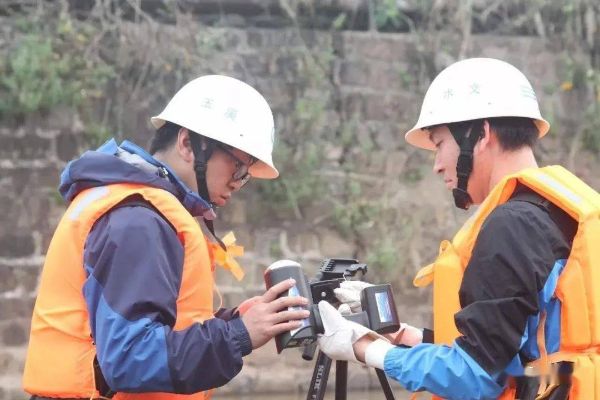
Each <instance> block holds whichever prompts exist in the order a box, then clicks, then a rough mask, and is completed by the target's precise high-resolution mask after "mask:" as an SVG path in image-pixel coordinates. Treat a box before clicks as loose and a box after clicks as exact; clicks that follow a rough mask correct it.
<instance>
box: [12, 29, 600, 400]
mask: <svg viewBox="0 0 600 400" xmlns="http://www.w3.org/2000/svg"><path fill="white" fill-rule="evenodd" d="M153 29H154V30H153V31H152V32H150V33H149V32H148V31H146V30H145V28H144V27H136V26H135V25H132V26H131V27H129V28H128V29H127V30H126V32H127V35H128V36H127V37H126V38H125V40H131V41H136V40H139V41H140V42H139V43H140V51H154V50H153V49H156V48H158V49H160V48H161V46H186V45H187V44H188V42H187V40H189V37H188V36H186V33H185V32H183V33H182V32H175V31H174V28H173V27H172V26H163V27H158V28H156V27H154V28H153ZM178 29H179V28H178ZM187 29H189V30H190V31H193V30H194V29H195V25H194V24H193V23H190V25H189V26H188V28H187ZM210 32H212V34H214V35H216V37H218V38H219V41H220V43H221V45H220V48H219V49H218V50H217V51H216V52H215V53H212V54H211V59H210V60H209V61H210V65H211V66H212V67H211V72H221V73H228V74H231V75H234V76H236V77H239V78H241V79H243V80H246V81H248V82H249V83H250V84H253V85H255V86H256V87H257V88H258V89H259V90H260V91H261V92H262V93H264V94H265V96H266V97H267V98H268V100H269V102H270V103H271V104H272V106H273V108H274V111H275V113H276V121H277V125H278V129H279V130H280V131H286V130H287V131H289V130H293V128H294V127H293V126H290V125H289V124H290V118H289V114H290V112H291V110H293V108H294V104H295V101H296V100H297V93H298V92H299V91H300V90H301V89H302V88H299V87H297V85H298V83H297V82H299V80H300V77H301V74H302V71H303V70H302V68H301V65H302V61H301V60H302V58H301V55H302V51H303V49H306V48H309V49H312V50H315V49H317V50H318V49H323V50H324V51H325V50H326V51H327V52H328V54H330V55H331V56H332V59H331V60H330V61H329V62H327V63H326V64H325V65H326V68H327V71H326V75H327V76H328V77H329V79H328V82H327V83H326V85H325V86H324V87H322V88H321V89H320V91H317V93H316V97H319V96H325V97H326V98H331V101H330V102H329V103H328V105H327V110H326V118H324V119H323V120H322V121H321V123H320V129H324V130H327V129H338V128H339V124H340V123H341V122H342V121H344V120H347V119H349V118H354V119H355V120H356V123H357V125H358V128H357V129H358V131H359V132H361V134H362V135H363V136H364V137H368V138H370V139H372V140H373V141H374V142H375V143H376V144H377V146H376V147H375V149H374V150H373V151H379V152H380V153H381V157H380V160H379V162H378V163H372V164H370V165H368V166H367V167H366V171H361V172H364V173H365V174H366V175H367V176H370V177H373V176H377V177H379V179H381V180H382V181H383V182H390V184H392V182H396V181H397V180H398V179H397V176H398V174H399V173H403V171H404V169H402V168H405V167H406V168H408V167H413V168H419V169H420V170H421V171H423V172H422V174H423V177H422V179H420V180H419V181H418V182H416V183H412V184H411V185H409V186H407V187H404V186H402V185H399V186H398V188H397V190H395V194H396V195H395V197H394V198H393V201H394V204H396V205H397V207H398V209H399V210H402V212H403V213H404V215H406V216H409V217H410V218H409V222H410V221H412V222H413V226H412V227H411V229H412V230H411V231H410V232H411V234H410V237H407V238H406V241H407V242H410V243H409V244H410V245H408V244H406V243H398V248H399V249H402V251H403V254H402V256H401V259H402V260H403V261H404V262H403V263H402V265H398V267H397V275H398V278H397V280H396V281H395V282H394V286H395V287H396V291H397V302H398V307H399V311H400V315H401V316H402V318H403V319H404V320H406V321H408V322H411V323H413V324H416V325H429V319H430V314H429V311H428V307H429V293H428V292H427V291H423V292H420V291H417V290H416V289H412V288H411V285H410V276H412V274H413V273H414V272H415V271H416V269H417V267H418V265H421V264H424V263H426V262H427V261H429V260H431V258H432V257H433V256H434V254H435V252H436V249H437V243H438V241H439V240H440V239H442V238H444V237H448V236H449V235H450V234H451V233H452V231H453V230H454V229H455V228H456V227H457V226H458V225H459V224H460V223H461V222H462V221H464V219H465V218H466V216H467V215H466V214H464V213H461V212H459V211H456V210H455V209H453V207H452V203H451V198H450V196H449V195H448V194H446V193H445V192H444V189H443V188H442V187H441V185H440V183H439V182H437V180H436V178H435V177H434V176H433V175H432V173H431V172H429V171H430V165H429V164H430V162H431V160H430V159H429V158H427V157H426V156H421V155H416V153H415V152H414V151H413V150H412V149H409V148H407V147H405V146H404V144H403V143H402V140H401V137H400V134H401V133H402V132H404V131H405V130H406V129H407V128H408V127H410V125H411V124H412V123H414V121H415V120H416V116H417V114H416V113H417V110H418V107H419V105H420V98H421V95H422V89H423V87H426V84H427V79H425V80H424V81H423V82H414V81H410V82H408V83H407V77H409V78H410V77H411V76H416V74H421V75H422V72H419V71H417V70H416V67H415V54H417V53H418V52H419V51H420V49H419V46H420V42H419V41H418V40H417V39H416V38H415V37H414V36H412V35H408V34H380V33H373V32H353V31H345V32H333V33H332V32H327V31H317V30H314V31H310V30H308V31H307V30H302V31H300V30H297V29H294V28H286V29H280V30H272V29H259V28H253V27H250V28H244V29H238V28H213V29H211V30H210ZM149 34H151V35H155V36H154V37H155V39H156V42H155V41H151V40H147V41H145V40H142V38H144V37H147V36H148V35H149ZM471 40H472V41H471V43H470V45H469V52H468V54H469V55H478V56H490V57H497V58H501V59H504V60H507V61H509V62H512V63H514V64H515V65H516V66H518V67H520V68H521V69H522V70H523V72H524V73H525V74H526V75H528V76H529V77H530V78H531V79H532V81H533V84H534V86H535V88H536V91H537V93H538V94H539V97H540V98H541V100H542V104H543V106H544V109H545V111H546V112H547V113H550V114H551V115H552V117H553V118H554V122H558V121H560V127H561V129H563V130H564V131H562V132H554V133H553V135H554V136H555V137H554V138H553V139H549V140H548V142H546V143H547V144H543V145H542V147H541V148H540V151H539V156H540V158H541V160H542V163H544V164H546V163H554V162H567V161H568V160H569V159H568V155H569V151H568V146H567V145H568V144H569V132H568V129H569V127H570V126H571V125H570V124H572V123H573V121H574V120H575V119H577V117H576V114H577V113H578V111H579V110H580V108H579V106H580V103H579V100H578V99H577V98H576V95H575V94H573V93H569V92H561V91H560V90H552V91H551V93H550V92H549V90H548V88H549V87H550V88H558V87H559V86H560V84H561V75H560V68H561V65H562V60H563V58H562V57H563V53H561V52H560V51H557V49H555V48H553V47H551V46H550V45H549V44H548V43H545V42H543V41H542V40H541V39H536V38H523V37H494V36H485V35H482V36H474V37H472V39H471ZM458 46H459V44H458V43H455V45H454V47H453V48H450V49H445V50H444V51H440V52H439V53H438V54H437V55H436V57H437V59H436V62H437V63H438V64H441V65H444V64H447V63H449V62H451V61H452V60H453V57H452V56H451V55H450V54H457V52H455V51H454V49H455V48H458ZM294 49H296V50H298V51H297V52H296V53H295V52H294V51H293V50H294ZM533 54H535V57H534V56H533ZM157 58H160V53H159V55H158V57H157ZM197 72H202V71H197ZM159 108H160V106H159V105H158V104H150V105H148V104H146V105H144V106H140V105H139V104H125V105H124V109H123V115H125V116H127V118H125V122H124V125H123V129H122V131H121V132H119V133H117V136H119V137H121V138H124V137H127V138H130V139H133V140H135V141H137V142H139V143H140V144H145V143H146V142H147V137H148V136H147V135H148V133H147V132H149V126H148V124H147V117H148V116H149V115H152V114H153V113H156V112H157V111H158V109H159ZM3 125H4V124H3ZM360 137H361V136H360V135H359V140H360ZM84 138H85V132H84V128H83V125H82V123H81V121H80V117H79V116H78V115H77V113H74V112H73V110H71V109H58V110H52V111H51V112H50V113H49V114H48V115H44V116H40V115H36V116H30V117H27V118H25V120H24V121H22V122H21V123H18V124H14V123H13V124H10V125H4V126H2V127H1V128H0V143H1V144H0V170H1V171H2V172H1V173H0V198H1V202H0V204H1V205H2V206H1V213H0V388H1V389H0V399H17V398H19V396H20V390H19V384H20V374H21V371H22V367H23V362H24V354H25V349H26V345H27V338H28V331H29V321H30V316H31V310H32V307H33V304H34V298H35V294H36V286H37V280H38V274H39V272H40V269H41V266H42V263H43V259H44V254H45V251H46V249H47V247H48V244H49V241H50V238H51V235H52V232H53V229H54V227H55V226H56V224H57V222H58V220H59V218H60V216H61V213H62V212H63V210H64V204H63V203H62V202H61V199H60V198H59V196H58V195H57V191H56V187H57V184H58V179H59V174H60V171H61V169H62V167H63V166H64V164H65V162H66V161H68V160H70V159H72V158H73V157H75V156H76V155H77V154H78V153H79V152H80V151H81V150H83V147H84V145H83V144H84V143H85V140H84ZM334 150H335V149H334ZM570 163H571V165H570V166H571V167H572V168H573V169H574V170H575V172H577V173H579V174H580V175H581V176H582V177H583V178H586V179H587V180H588V181H589V182H591V183H592V185H593V186H594V187H595V188H600V179H599V178H598V177H597V176H596V174H595V172H594V169H595V167H596V165H597V161H596V159H595V158H594V157H593V156H592V155H589V154H586V153H581V154H580V155H579V156H578V157H576V158H574V159H571V161H570ZM415 164H418V165H415ZM325 172H326V171H325ZM325 172H323V173H325ZM306 173H311V171H307V172H306ZM331 179H336V178H335V176H334V175H333V176H331ZM356 179H361V176H359V174H357V177H356ZM257 201H258V200H257V197H256V196H255V194H254V193H253V192H252V191H251V190H250V192H248V193H244V194H241V196H240V198H239V199H236V200H235V201H233V202H232V204H231V205H230V207H229V208H228V209H226V210H224V211H223V212H222V218H221V220H220V222H218V228H219V231H221V232H225V231H226V230H227V229H230V228H231V229H233V230H234V231H235V232H236V233H237V236H238V239H239V242H241V243H242V244H244V245H245V246H246V249H247V250H246V255H245V256H244V257H243V258H242V264H243V265H244V266H245V269H246V271H247V277H246V278H245V280H244V282H242V284H241V285H238V284H237V283H236V282H234V281H233V279H231V278H230V277H229V276H227V274H226V272H225V271H218V280H219V282H220V287H221V294H222V297H223V303H224V305H225V306H234V305H236V304H238V303H239V302H240V301H241V300H243V299H244V298H247V297H249V296H252V295H255V294H258V293H260V292H261V290H262V288H263V282H262V271H263V269H264V267H265V266H267V265H268V264H270V263H271V262H272V261H274V260H275V259H276V258H292V259H297V260H299V261H301V262H302V263H303V264H304V265H305V268H306V269H307V273H308V274H311V273H312V272H310V271H316V268H317V266H318V265H319V263H320V260H321V259H322V258H324V257H334V256H338V257H350V256H354V255H355V254H356V249H355V248H354V246H353V243H352V242H350V241H348V239H347V238H346V237H344V236H343V235H342V234H340V233H338V232H337V231H336V230H334V229H332V228H331V227H327V226H319V225H313V224H312V223H310V220H304V221H299V220H288V221H280V220H275V221H273V220H270V221H269V220H262V221H258V222H257V221H255V220H256V218H254V216H253V215H252V213H253V212H254V211H253V210H256V209H259V208H261V207H262V208H266V209H269V204H257V203H256V202H257ZM398 229H401V227H399V228H398ZM274 248H276V249H277V251H276V252H275V251H274V250H273V249H274ZM372 268H374V269H376V266H372ZM376 276H377V275H376ZM311 369H312V364H309V363H306V362H303V361H301V359H300V354H299V353H296V352H294V351H290V350H288V351H286V352H285V353H284V354H282V355H281V356H277V355H276V354H275V349H274V345H272V344H269V345H267V346H265V347H264V348H263V349H261V350H259V351H256V352H255V353H253V354H252V355H250V356H249V357H248V358H247V359H246V367H245V368H244V370H243V372H242V373H241V374H240V375H239V376H238V377H236V378H235V379H234V381H233V382H232V383H231V384H230V385H228V386H227V387H225V388H224V389H223V390H222V393H224V394H227V393H230V394H246V395H248V396H250V398H252V394H253V393H258V392H277V391H279V390H281V388H286V390H287V389H288V388H290V389H291V390H293V391H297V392H302V391H303V390H304V389H305V388H306V387H307V385H308V382H309V379H310V371H311ZM350 382H351V385H352V386H353V387H354V388H357V389H361V388H365V387H376V386H377V381H376V378H375V377H374V375H373V374H370V375H369V374H367V373H366V372H365V371H364V370H362V369H360V368H358V367H357V368H355V367H353V368H352V369H351V379H350ZM255 398H258V397H255Z"/></svg>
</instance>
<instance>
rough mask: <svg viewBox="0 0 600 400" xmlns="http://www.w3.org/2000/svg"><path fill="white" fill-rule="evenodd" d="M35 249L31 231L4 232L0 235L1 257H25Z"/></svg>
mask: <svg viewBox="0 0 600 400" xmlns="http://www.w3.org/2000/svg"><path fill="white" fill-rule="evenodd" d="M34 251H35V240H34V237H33V235H32V234H31V233H25V232H23V233H21V232H14V233H4V234H3V235H2V236H0V254H1V255H2V256H3V257H27V256H30V255H32V254H33V253H34Z"/></svg>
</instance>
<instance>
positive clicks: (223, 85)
mask: <svg viewBox="0 0 600 400" xmlns="http://www.w3.org/2000/svg"><path fill="white" fill-rule="evenodd" d="M166 121H169V122H172V123H174V124H177V125H179V126H182V127H184V128H187V129H189V130H191V131H194V132H196V133H199V134H200V135H202V136H206V137H208V138H211V139H214V140H216V141H219V142H222V143H225V144H227V145H230V146H232V147H235V148H236V149H239V150H241V151H243V152H245V153H247V154H249V155H251V156H253V157H255V158H256V159H257V160H258V161H257V162H256V163H255V164H253V165H252V166H251V167H250V174H251V175H252V177H254V178H263V179H273V178H277V176H279V172H278V171H277V169H276V168H275V166H274V165H273V158H272V153H273V142H274V140H275V127H274V122H273V114H272V112H271V108H270V107H269V105H268V104H267V101H266V100H265V98H264V97H263V96H262V95H261V94H260V93H258V92H257V91H256V90H255V89H254V88H253V87H251V86H250V85H248V84H246V83H244V82H242V81H240V80H237V79H235V78H231V77H228V76H223V75H206V76H202V77H199V78H196V79H194V80H193V81H191V82H188V83H187V84H186V85H185V86H183V87H182V88H181V89H179V91H178V92H177V93H175V95H174V96H173V98H172V99H171V101H170V102H169V104H167V106H166V107H165V109H164V110H163V111H162V112H161V113H160V114H159V115H157V116H155V117H152V118H151V122H152V125H154V127H155V128H156V129H158V128H160V127H161V126H163V125H164V124H165V122H166Z"/></svg>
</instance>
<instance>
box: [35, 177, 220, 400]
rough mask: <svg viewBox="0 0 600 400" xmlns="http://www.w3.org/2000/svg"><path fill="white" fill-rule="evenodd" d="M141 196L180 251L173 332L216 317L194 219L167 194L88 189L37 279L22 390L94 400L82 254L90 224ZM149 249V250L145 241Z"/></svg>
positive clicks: (157, 397)
mask: <svg viewBox="0 0 600 400" xmlns="http://www.w3.org/2000/svg"><path fill="white" fill-rule="evenodd" d="M134 194H138V195H141V196H143V198H144V199H145V200H147V201H148V202H150V203H151V204H152V205H153V206H154V207H155V208H156V209H157V210H158V211H160V213H161V214H162V215H163V216H164V217H165V218H166V219H167V220H168V221H169V222H170V223H171V224H172V225H173V227H174V228H175V230H176V232H177V236H178V238H179V240H180V241H181V243H182V244H183V246H184V264H183V273H182V281H181V288H180V290H179V296H178V298H177V319H176V321H175V326H174V327H173V329H174V330H176V331H178V330H183V329H185V328H187V327H189V326H190V325H191V324H193V323H196V322H203V321H205V320H206V319H209V318H212V317H213V286H214V278H213V264H212V262H211V258H210V255H209V248H208V246H207V242H206V239H205V237H204V235H203V233H202V231H201V229H200V226H199V225H198V223H197V221H196V220H195V219H194V218H193V217H192V216H191V215H190V213H189V212H188V211H187V210H186V209H185V208H184V207H183V205H182V204H181V203H180V202H179V200H178V199H177V198H176V197H175V196H173V195H172V194H171V193H169V192H167V191H166V190H162V189H156V188H151V187H147V186H143V185H139V184H125V183H123V184H113V185H108V186H102V187H96V188H93V189H87V190H85V191H83V192H81V193H80V194H79V195H77V197H76V198H75V199H74V200H73V202H72V203H71V204H70V206H69V207H68V209H67V211H66V213H65V214H64V216H63V218H62V220H61V221H60V223H59V225H58V228H57V229H56V231H55V233H54V236H53V238H52V241H51V243H50V247H49V249H48V253H47V255H46V260H45V264H44V268H43V271H42V275H41V281H40V287H39V294H38V297H37V300H36V303H35V308H34V311H33V319H32V322H31V336H30V341H29V350H28V353H27V359H26V364H25V373H24V377H23V385H24V389H25V390H26V391H27V392H28V393H31V394H36V395H39V396H47V397H58V398H61V397H63V398H69V397H71V398H72V397H81V398H99V397H100V394H99V393H98V391H97V390H96V383H95V380H94V368H93V361H94V357H95V356H96V348H95V346H94V343H93V340H92V337H91V330H90V321H89V315H88V311H87V305H86V302H85V299H84V296H83V293H82V288H83V285H84V282H85V280H86V275H85V269H84V266H83V250H84V244H85V241H86V238H87V237H88V234H89V232H90V230H91V229H92V226H93V225H94V223H95V222H96V221H97V220H98V219H99V218H100V217H101V216H102V215H104V214H105V213H106V212H108V211H109V210H110V209H111V208H113V207H114V206H115V205H117V204H119V203H120V202H121V201H123V200H124V199H126V198H127V197H129V196H132V195H134ZM148 245H149V246H151V245H152V244H151V243H149V244H148ZM210 394H211V393H210V391H208V392H202V393H196V394H192V395H177V394H172V393H142V394H140V393H117V394H116V395H115V396H114V399H115V400H125V399H136V400H174V399H181V400H183V399H190V400H192V399H193V400H200V399H209V398H210Z"/></svg>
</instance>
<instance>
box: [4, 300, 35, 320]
mask: <svg viewBox="0 0 600 400" xmlns="http://www.w3.org/2000/svg"><path fill="white" fill-rule="evenodd" d="M34 304H35V298H33V297H28V296H24V297H9V298H4V299H2V301H0V321H8V320H12V319H15V318H31V315H32V312H33V306H34Z"/></svg>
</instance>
